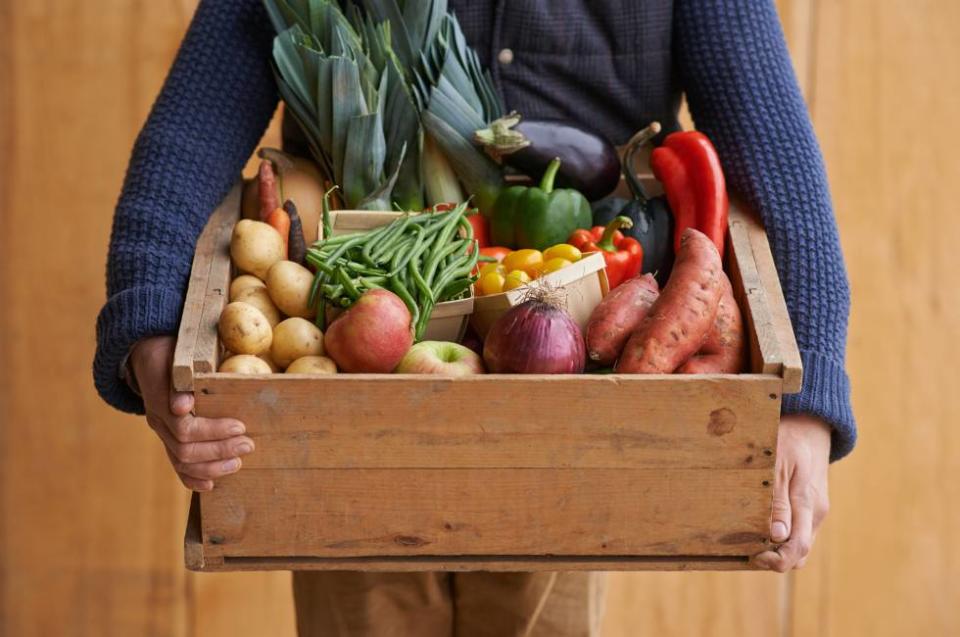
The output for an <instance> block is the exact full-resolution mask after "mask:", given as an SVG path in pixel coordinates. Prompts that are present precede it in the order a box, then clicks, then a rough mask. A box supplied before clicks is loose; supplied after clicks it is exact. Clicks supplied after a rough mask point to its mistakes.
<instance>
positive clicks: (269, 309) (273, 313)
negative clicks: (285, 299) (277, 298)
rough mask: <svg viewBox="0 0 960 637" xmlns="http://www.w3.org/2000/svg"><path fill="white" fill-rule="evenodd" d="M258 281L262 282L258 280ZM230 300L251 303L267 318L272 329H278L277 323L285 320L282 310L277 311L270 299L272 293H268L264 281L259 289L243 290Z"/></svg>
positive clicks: (248, 288)
mask: <svg viewBox="0 0 960 637" xmlns="http://www.w3.org/2000/svg"><path fill="white" fill-rule="evenodd" d="M257 281H260V280H259V279H257ZM230 300H231V301H243V302H244V303H249V304H250V305H252V306H253V307H255V308H257V309H258V310H260V311H261V312H262V313H263V315H264V316H265V317H266V319H267V322H268V323H269V324H270V327H271V328H274V327H276V326H277V323H279V322H280V321H282V320H283V315H282V314H281V313H280V310H278V309H277V306H276V305H274V303H273V299H271V298H270V293H269V292H267V287H266V285H264V284H263V282H262V281H260V286H259V287H247V288H243V289H241V290H240V293H239V294H237V295H236V297H232V298H231V299H230Z"/></svg>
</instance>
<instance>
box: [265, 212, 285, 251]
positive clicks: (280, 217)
mask: <svg viewBox="0 0 960 637" xmlns="http://www.w3.org/2000/svg"><path fill="white" fill-rule="evenodd" d="M267 223H268V224H270V225H271V226H273V229H274V230H276V231H277V232H279V233H280V236H281V237H282V238H283V258H284V259H286V258H287V252H288V250H289V246H288V243H289V241H290V216H289V215H288V214H287V211H286V210H284V209H283V208H276V209H274V211H273V212H271V213H270V216H269V217H267Z"/></svg>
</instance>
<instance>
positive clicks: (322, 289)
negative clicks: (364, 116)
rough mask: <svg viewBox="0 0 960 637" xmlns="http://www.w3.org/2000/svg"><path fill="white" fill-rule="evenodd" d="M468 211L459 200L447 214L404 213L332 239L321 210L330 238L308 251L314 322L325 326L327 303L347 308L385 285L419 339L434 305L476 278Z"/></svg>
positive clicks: (461, 291) (476, 254)
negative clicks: (403, 307)
mask: <svg viewBox="0 0 960 637" xmlns="http://www.w3.org/2000/svg"><path fill="white" fill-rule="evenodd" d="M466 212H467V204H466V203H463V204H460V205H459V206H457V207H456V208H454V209H453V210H450V211H449V212H437V213H433V214H409V213H408V214H405V215H403V216H401V217H398V218H397V219H396V220H394V221H393V222H391V223H390V224H388V225H386V226H382V227H380V228H377V229H375V230H372V231H370V232H362V233H353V234H345V235H340V236H336V237H330V224H329V212H328V211H327V210H324V221H323V223H324V236H326V237H329V238H327V239H321V240H320V241H317V242H316V243H314V244H313V246H311V248H310V249H309V250H307V263H308V264H309V265H311V266H312V267H313V268H314V269H315V271H316V276H315V277H314V280H313V287H312V288H311V290H310V304H311V305H315V306H316V308H317V325H318V326H320V328H321V329H325V328H326V321H327V316H326V314H327V312H326V311H327V308H328V307H329V306H335V307H344V308H346V307H350V306H351V305H352V304H353V303H354V301H356V300H357V299H359V298H360V295H361V294H363V293H364V292H366V291H367V290H371V289H374V288H383V289H386V290H390V291H391V292H393V293H394V294H396V295H397V296H399V297H400V298H401V299H403V302H404V303H405V304H406V306H407V308H408V309H409V310H410V314H411V316H412V317H413V326H414V335H415V338H416V340H418V341H419V340H420V339H421V337H422V336H423V332H424V330H425V329H426V327H427V321H429V320H430V315H431V314H432V313H433V308H434V307H435V306H436V304H437V303H442V302H443V301H450V300H453V299H456V298H459V297H461V296H463V295H464V293H465V292H466V291H467V290H468V289H469V288H470V285H471V284H472V283H473V282H474V281H475V280H476V277H475V276H474V275H473V268H474V266H476V265H477V260H478V258H479V254H480V250H479V247H478V245H477V242H476V241H475V240H474V238H473V226H472V225H470V222H469V221H467V217H466ZM470 246H473V249H472V250H471V249H470Z"/></svg>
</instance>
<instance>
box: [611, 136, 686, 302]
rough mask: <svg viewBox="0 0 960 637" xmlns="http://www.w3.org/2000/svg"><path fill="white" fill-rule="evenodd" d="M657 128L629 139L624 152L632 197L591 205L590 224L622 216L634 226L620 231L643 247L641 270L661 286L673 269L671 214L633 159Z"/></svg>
mask: <svg viewBox="0 0 960 637" xmlns="http://www.w3.org/2000/svg"><path fill="white" fill-rule="evenodd" d="M659 131H660V125H659V124H658V123H657V122H654V123H653V124H651V125H650V126H648V127H647V128H645V129H643V130H642V131H640V132H639V133H637V134H636V135H634V137H633V139H631V141H630V143H629V145H628V146H627V149H626V150H625V151H624V153H623V167H622V171H623V178H624V179H625V180H626V182H627V185H628V186H629V188H630V191H631V193H632V194H633V199H623V198H621V197H607V198H606V199H603V200H601V201H598V202H596V203H595V204H594V205H593V223H594V225H597V226H605V225H606V224H608V223H609V222H610V221H611V220H613V218H614V217H617V216H619V215H623V216H625V217H628V218H629V219H630V221H632V222H633V226H632V227H630V228H626V229H623V230H621V232H623V233H624V234H625V235H627V236H630V237H633V238H634V239H636V240H637V241H639V242H640V245H642V246H643V265H642V266H641V272H651V273H653V275H654V277H655V278H656V279H657V283H658V284H659V285H660V287H663V286H664V285H666V284H667V279H668V278H669V277H670V270H671V269H672V268H673V257H674V254H673V226H674V220H673V213H672V212H671V211H670V206H669V205H668V204H667V200H666V198H665V197H662V196H661V197H650V196H649V195H648V194H647V191H646V189H645V188H644V187H643V184H641V183H640V180H639V179H637V175H636V172H635V171H634V158H635V156H636V153H637V151H638V150H640V149H641V148H643V146H644V145H646V144H647V142H649V141H650V140H651V139H653V138H654V137H655V136H656V135H657V133H658V132H659Z"/></svg>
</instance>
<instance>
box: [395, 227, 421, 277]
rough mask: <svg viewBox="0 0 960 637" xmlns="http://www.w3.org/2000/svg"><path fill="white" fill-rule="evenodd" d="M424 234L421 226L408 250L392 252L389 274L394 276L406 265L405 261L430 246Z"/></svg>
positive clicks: (417, 255) (413, 257) (418, 254)
mask: <svg viewBox="0 0 960 637" xmlns="http://www.w3.org/2000/svg"><path fill="white" fill-rule="evenodd" d="M425 235H426V231H424V230H423V228H421V229H420V232H419V234H418V235H417V238H416V241H415V242H414V245H413V247H412V248H411V249H410V251H409V252H407V253H406V254H402V255H401V254H400V252H397V253H395V254H394V258H393V261H392V262H391V263H390V276H395V275H396V274H398V273H399V272H400V271H401V270H402V269H403V268H405V267H407V263H408V262H409V261H410V260H412V259H415V258H418V257H419V256H420V254H421V253H422V252H423V251H424V250H426V249H427V248H428V247H430V246H429V245H428V243H427V242H426V240H425Z"/></svg>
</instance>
